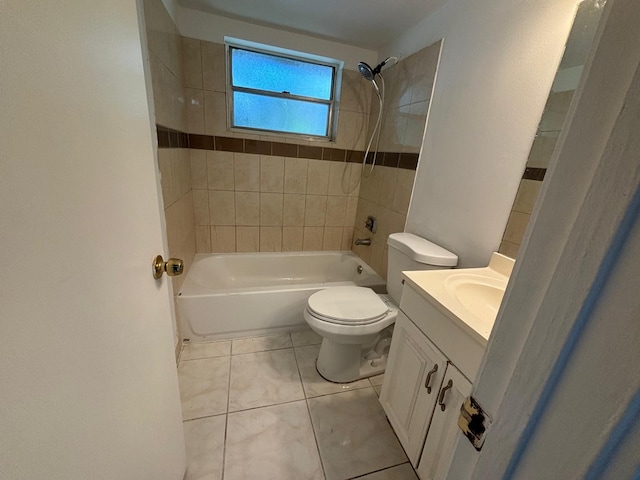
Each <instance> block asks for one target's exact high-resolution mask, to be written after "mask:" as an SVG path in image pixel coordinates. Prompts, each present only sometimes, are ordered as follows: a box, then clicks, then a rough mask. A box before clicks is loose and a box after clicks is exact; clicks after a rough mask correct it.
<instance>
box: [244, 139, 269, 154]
mask: <svg viewBox="0 0 640 480" xmlns="http://www.w3.org/2000/svg"><path fill="white" fill-rule="evenodd" d="M244 152H245V153H257V154H259V155H271V142H264V141H262V140H251V139H247V138H245V140H244Z"/></svg>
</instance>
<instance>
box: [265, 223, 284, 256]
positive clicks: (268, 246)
mask: <svg viewBox="0 0 640 480" xmlns="http://www.w3.org/2000/svg"><path fill="white" fill-rule="evenodd" d="M260 251H261V252H281V251H282V227H260Z"/></svg>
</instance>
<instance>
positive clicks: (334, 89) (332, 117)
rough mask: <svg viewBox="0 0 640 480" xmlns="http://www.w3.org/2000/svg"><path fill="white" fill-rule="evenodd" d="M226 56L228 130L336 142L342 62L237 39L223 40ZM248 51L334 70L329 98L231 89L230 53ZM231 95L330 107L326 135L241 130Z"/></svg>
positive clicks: (249, 128) (232, 87) (228, 38)
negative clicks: (234, 50) (250, 94)
mask: <svg viewBox="0 0 640 480" xmlns="http://www.w3.org/2000/svg"><path fill="white" fill-rule="evenodd" d="M224 44H225V53H226V55H225V56H226V67H227V73H226V76H227V79H226V80H227V125H228V127H229V130H231V131H237V132H245V133H247V132H254V133H265V134H268V135H270V136H280V137H289V138H290V137H297V138H301V139H305V140H312V141H313V140H315V141H324V142H326V141H330V142H335V140H336V136H337V133H338V113H339V110H340V90H341V85H342V70H343V68H344V62H343V61H341V60H336V59H333V58H328V57H321V56H318V55H313V54H310V53H304V52H298V51H294V50H288V49H285V48H280V47H274V46H270V45H265V44H261V43H256V42H250V41H248V40H241V39H237V38H231V37H225V38H224ZM234 48H235V49H241V50H248V51H250V52H256V53H262V54H265V55H271V56H274V57H283V58H290V59H293V60H296V61H300V62H306V63H313V64H317V65H323V66H326V67H331V68H332V69H333V78H332V86H331V98H330V99H329V100H323V99H319V98H314V97H305V96H299V95H292V94H290V93H289V92H280V93H279V92H269V91H263V90H258V89H252V88H244V87H234V86H233V78H232V75H233V73H232V68H231V67H232V65H231V64H232V56H231V50H232V49H234ZM234 92H247V93H254V94H257V95H264V96H270V97H275V98H290V99H295V100H303V101H307V102H314V103H319V104H323V105H328V106H329V118H328V120H327V135H309V134H305V133H295V132H283V131H279V130H266V129H258V128H251V127H242V126H236V125H234V121H233V120H234V105H233V96H234V95H233V94H234Z"/></svg>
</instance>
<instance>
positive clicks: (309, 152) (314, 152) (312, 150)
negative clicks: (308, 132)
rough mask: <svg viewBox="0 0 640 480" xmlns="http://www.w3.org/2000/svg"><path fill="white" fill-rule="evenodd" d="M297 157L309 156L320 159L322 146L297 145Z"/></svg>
mask: <svg viewBox="0 0 640 480" xmlns="http://www.w3.org/2000/svg"><path fill="white" fill-rule="evenodd" d="M298 158H310V159H311V160H321V159H322V147H312V146H310V145H298Z"/></svg>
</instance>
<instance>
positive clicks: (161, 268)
mask: <svg viewBox="0 0 640 480" xmlns="http://www.w3.org/2000/svg"><path fill="white" fill-rule="evenodd" d="M151 266H152V271H153V278H155V279H156V280H159V279H160V277H162V274H163V273H164V272H167V275H169V276H170V277H175V276H176V275H182V273H183V272H184V262H183V261H182V260H180V259H179V258H170V259H169V260H167V261H166V262H165V261H164V259H163V258H162V255H158V256H156V258H154V259H153V262H152V265H151Z"/></svg>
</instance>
